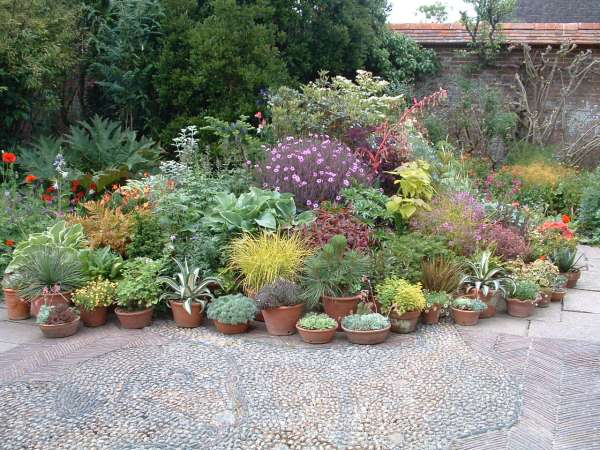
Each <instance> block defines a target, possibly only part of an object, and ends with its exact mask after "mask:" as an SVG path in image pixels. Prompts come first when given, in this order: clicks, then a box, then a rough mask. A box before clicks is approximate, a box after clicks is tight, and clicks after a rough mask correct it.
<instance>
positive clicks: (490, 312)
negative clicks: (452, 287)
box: [467, 290, 498, 319]
mask: <svg viewBox="0 0 600 450" xmlns="http://www.w3.org/2000/svg"><path fill="white" fill-rule="evenodd" d="M478 293H479V300H481V301H482V302H483V303H485V304H486V305H487V308H486V309H484V310H483V311H481V312H480V313H479V318H480V319H490V318H492V317H494V316H495V315H496V303H497V302H498V300H497V299H496V298H495V295H496V291H491V290H490V291H488V293H487V295H485V296H484V295H483V293H482V292H481V291H479V292H476V291H474V290H473V291H471V292H469V294H467V297H469V298H474V299H476V298H478V297H477V294H478Z"/></svg>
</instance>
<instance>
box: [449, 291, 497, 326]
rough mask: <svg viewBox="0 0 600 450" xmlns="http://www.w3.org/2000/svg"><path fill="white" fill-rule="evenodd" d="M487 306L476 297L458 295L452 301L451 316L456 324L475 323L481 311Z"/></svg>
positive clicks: (467, 324)
mask: <svg viewBox="0 0 600 450" xmlns="http://www.w3.org/2000/svg"><path fill="white" fill-rule="evenodd" d="M487 307H488V305H486V304H485V303H484V302H482V301H481V300H479V299H477V298H466V297H460V298H457V299H456V300H454V301H453V302H452V318H453V319H454V322H455V323H456V324H458V325H463V326H467V327H468V326H473V325H477V322H479V315H480V313H481V311H483V310H485V309H486V308H487Z"/></svg>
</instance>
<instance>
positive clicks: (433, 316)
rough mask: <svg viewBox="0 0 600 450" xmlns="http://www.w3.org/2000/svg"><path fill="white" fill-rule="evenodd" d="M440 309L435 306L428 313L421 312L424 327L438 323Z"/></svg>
mask: <svg viewBox="0 0 600 450" xmlns="http://www.w3.org/2000/svg"><path fill="white" fill-rule="evenodd" d="M441 313H442V309H441V308H438V307H436V306H434V307H432V308H431V309H430V310H429V311H427V312H423V316H422V317H423V323H424V324H426V325H435V324H437V323H439V321H440V314H441Z"/></svg>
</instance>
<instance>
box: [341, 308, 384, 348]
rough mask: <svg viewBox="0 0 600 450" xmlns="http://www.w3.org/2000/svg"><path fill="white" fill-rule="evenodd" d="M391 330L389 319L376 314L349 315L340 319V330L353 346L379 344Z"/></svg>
mask: <svg viewBox="0 0 600 450" xmlns="http://www.w3.org/2000/svg"><path fill="white" fill-rule="evenodd" d="M391 328H392V325H391V324H390V321H389V319H388V318H387V317H385V316H382V315H381V314H378V313H370V314H351V315H349V316H345V317H344V318H343V319H342V330H344V332H345V333H346V337H347V338H348V340H349V341H350V342H352V343H353V344H362V345H373V344H381V343H382V342H384V341H385V340H386V339H387V337H388V336H389V334H390V329H391Z"/></svg>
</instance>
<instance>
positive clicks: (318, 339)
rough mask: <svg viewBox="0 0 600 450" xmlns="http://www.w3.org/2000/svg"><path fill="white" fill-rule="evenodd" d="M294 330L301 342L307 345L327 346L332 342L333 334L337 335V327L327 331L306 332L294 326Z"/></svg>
mask: <svg viewBox="0 0 600 450" xmlns="http://www.w3.org/2000/svg"><path fill="white" fill-rule="evenodd" d="M296 329H297V330H298V333H300V337H301V338H302V340H303V341H304V342H306V343H308V344H327V343H328V342H331V341H332V340H333V338H334V337H335V333H337V327H332V328H329V329H328V330H307V329H306V328H302V327H300V326H298V325H296Z"/></svg>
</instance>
